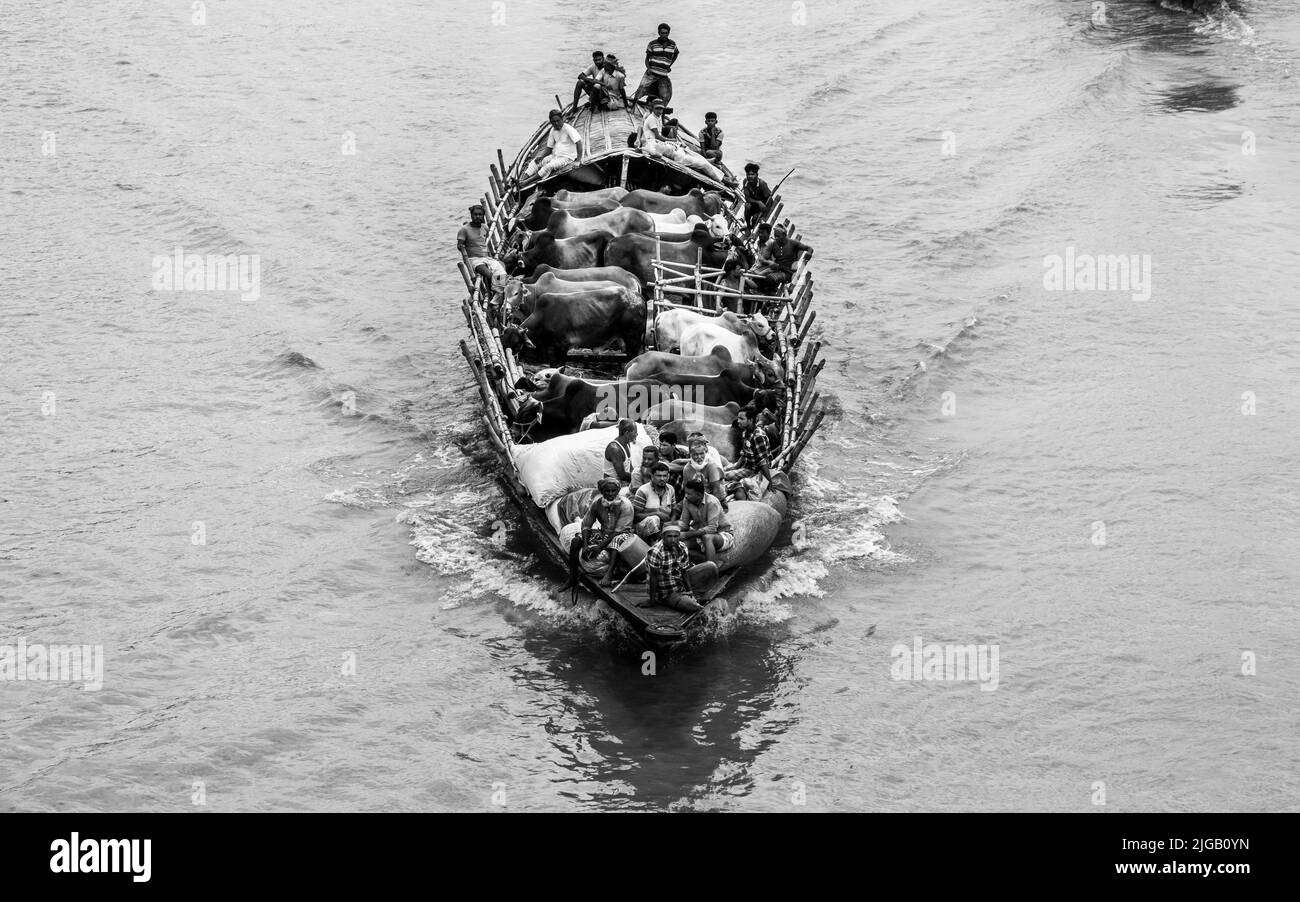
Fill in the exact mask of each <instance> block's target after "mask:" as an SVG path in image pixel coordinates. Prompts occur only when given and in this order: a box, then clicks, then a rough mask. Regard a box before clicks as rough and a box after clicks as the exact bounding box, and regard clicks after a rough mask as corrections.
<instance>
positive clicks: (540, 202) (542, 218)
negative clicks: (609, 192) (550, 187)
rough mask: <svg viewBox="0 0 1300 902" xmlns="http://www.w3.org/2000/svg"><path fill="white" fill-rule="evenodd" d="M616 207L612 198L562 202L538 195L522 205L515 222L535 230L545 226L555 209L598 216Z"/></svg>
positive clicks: (617, 206)
mask: <svg viewBox="0 0 1300 902" xmlns="http://www.w3.org/2000/svg"><path fill="white" fill-rule="evenodd" d="M617 209H619V204H618V203H617V202H616V201H612V200H606V201H593V202H592V203H589V204H562V203H559V202H558V201H556V200H555V199H554V198H550V197H538V198H536V199H534V200H533V201H532V202H531V203H527V204H525V205H524V207H523V209H522V211H521V212H520V213H519V214H518V215H516V217H515V222H516V223H517V224H519V225H522V226H523V227H524V228H526V229H533V230H537V229H544V228H546V223H547V222H549V221H550V218H551V216H552V215H553V214H554V213H555V212H556V211H557V210H563V211H565V212H567V213H572V214H574V215H575V216H599V215H600V214H601V213H608V212H609V211H611V210H617Z"/></svg>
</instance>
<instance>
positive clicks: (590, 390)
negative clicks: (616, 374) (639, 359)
mask: <svg viewBox="0 0 1300 902" xmlns="http://www.w3.org/2000/svg"><path fill="white" fill-rule="evenodd" d="M660 388H661V386H660V385H659V384H658V383H656V382H649V381H640V382H630V381H628V380H619V381H617V382H589V381H588V380H586V379H580V378H578V377H577V376H568V375H565V374H563V373H558V372H552V373H551V376H550V378H549V379H548V380H547V381H546V384H545V385H544V386H542V387H541V388H539V389H538V390H536V391H534V392H533V393H532V394H531V396H530V397H529V399H528V400H527V401H525V402H524V403H523V404H521V405H520V407H519V413H518V416H517V419H518V421H519V422H520V423H528V422H532V421H536V422H537V424H538V428H539V429H540V430H541V431H542V432H543V433H544V434H549V435H567V434H570V433H573V432H576V431H577V429H578V427H579V426H581V425H582V421H583V420H584V419H585V418H586V416H587V415H588V414H591V413H595V412H596V408H597V406H598V405H599V406H605V405H607V404H615V403H616V400H617V399H619V398H627V397H630V396H633V395H635V394H637V393H638V392H639V393H641V394H642V395H646V396H648V395H650V394H652V393H654V392H656V391H658V390H660ZM534 437H536V436H534Z"/></svg>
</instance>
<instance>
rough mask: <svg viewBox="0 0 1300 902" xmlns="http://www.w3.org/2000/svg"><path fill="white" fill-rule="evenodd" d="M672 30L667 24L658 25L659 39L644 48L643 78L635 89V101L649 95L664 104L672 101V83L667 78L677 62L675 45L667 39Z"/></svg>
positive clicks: (677, 51)
mask: <svg viewBox="0 0 1300 902" xmlns="http://www.w3.org/2000/svg"><path fill="white" fill-rule="evenodd" d="M671 31H672V29H671V28H669V27H668V25H667V23H664V22H661V23H659V37H658V38H657V39H655V40H653V41H651V42H650V43H649V44H647V45H646V48H645V76H644V77H643V78H642V79H641V84H640V85H638V86H637V89H636V99H637V100H641V99H642V98H645V97H650V96H651V95H658V97H659V99H660V100H662V101H663V102H664V103H668V101H670V100H672V99H673V82H672V79H670V78H669V77H668V75H669V73H670V72H672V71H673V63H675V62H677V54H678V53H680V51H679V50H678V49H677V43H676V42H675V41H673V40H672V39H671V38H669V37H668V34H669V32H671Z"/></svg>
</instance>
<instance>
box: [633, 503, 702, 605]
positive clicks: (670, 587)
mask: <svg viewBox="0 0 1300 902" xmlns="http://www.w3.org/2000/svg"><path fill="white" fill-rule="evenodd" d="M681 538H682V528H681V526H680V525H678V524H677V523H669V524H668V525H667V526H665V527H664V529H663V537H662V538H661V539H660V540H659V541H658V542H656V543H655V544H654V546H653V547H652V548H651V549H650V551H649V553H647V554H646V556H645V565H646V572H648V573H649V574H650V603H651V604H652V605H656V604H657V605H663V606H664V607H668V608H672V609H674V610H677V611H685V612H687V613H693V612H695V611H698V610H700V609H701V608H702V607H703V605H701V604H700V602H699V599H697V598H696V597H695V593H696V591H703V590H705V589H707V588H708V587H709V585H711V584H712V583H713V581H714V580H716V579H717V578H718V565H717V564H713V563H710V562H708V561H705V562H704V563H702V564H696V565H695V566H694V567H692V566H691V556H690V553H689V552H687V550H686V546H685V545H683V544H682V542H681Z"/></svg>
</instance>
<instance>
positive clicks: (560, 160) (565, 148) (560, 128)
mask: <svg viewBox="0 0 1300 902" xmlns="http://www.w3.org/2000/svg"><path fill="white" fill-rule="evenodd" d="M548 118H549V119H550V121H551V130H550V131H549V132H547V133H546V140H545V141H544V142H543V143H542V146H541V147H539V148H538V150H537V156H535V157H533V160H532V162H531V163H529V164H528V169H527V170H526V171H525V173H524V176H525V177H526V178H530V179H531V178H532V177H533V176H537V178H538V179H539V180H540V179H547V178H550V177H551V176H552V175H554V174H555V173H557V172H559V171H560V170H561V169H564V168H565V167H566V166H571V165H573V164H575V163H581V162H582V156H583V149H582V135H580V134H578V130H577V129H576V128H574V127H573V126H572V125H569V123H567V122H565V121H564V115H563V114H562V113H561V112H560V111H559V110H551V112H550V115H549V116H548ZM548 151H549V153H548ZM542 160H546V162H545V163H543V162H542Z"/></svg>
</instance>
